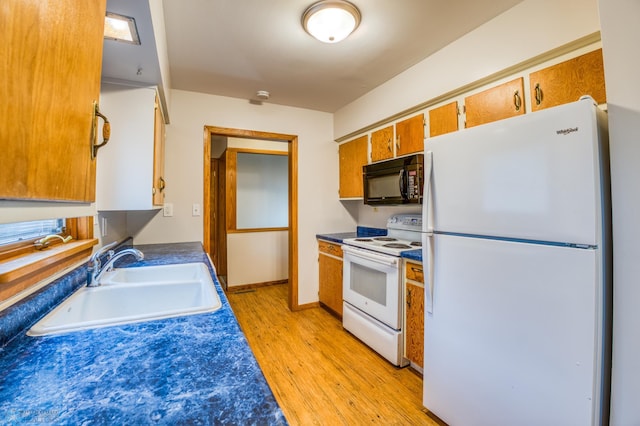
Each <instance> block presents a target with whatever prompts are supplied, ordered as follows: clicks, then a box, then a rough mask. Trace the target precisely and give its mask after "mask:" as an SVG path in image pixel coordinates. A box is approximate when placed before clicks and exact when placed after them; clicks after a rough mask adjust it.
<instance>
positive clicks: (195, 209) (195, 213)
mask: <svg viewBox="0 0 640 426" xmlns="http://www.w3.org/2000/svg"><path fill="white" fill-rule="evenodd" d="M191 216H200V204H198V203H194V204H193V208H192V209H191Z"/></svg>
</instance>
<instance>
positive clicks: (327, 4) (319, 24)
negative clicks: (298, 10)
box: [302, 0, 360, 43]
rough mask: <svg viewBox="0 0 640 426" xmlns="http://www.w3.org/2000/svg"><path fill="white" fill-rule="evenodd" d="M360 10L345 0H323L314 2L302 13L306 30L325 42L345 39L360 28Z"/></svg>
mask: <svg viewBox="0 0 640 426" xmlns="http://www.w3.org/2000/svg"><path fill="white" fill-rule="evenodd" d="M359 24H360V11H359V10H358V8H357V7H355V6H354V5H353V4H351V3H349V2H348V1H344V0H322V1H319V2H317V3H314V4H312V5H311V6H309V7H308V8H307V10H305V11H304V14H303V15H302V26H303V27H304V29H305V31H306V32H308V33H309V34H311V35H312V36H313V37H315V38H317V39H318V40H320V41H322V42H324V43H337V42H339V41H342V40H344V39H345V38H347V37H348V36H349V34H351V33H352V32H353V30H355V29H356V28H358V25H359Z"/></svg>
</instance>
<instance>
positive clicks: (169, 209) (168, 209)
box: [162, 203, 173, 217]
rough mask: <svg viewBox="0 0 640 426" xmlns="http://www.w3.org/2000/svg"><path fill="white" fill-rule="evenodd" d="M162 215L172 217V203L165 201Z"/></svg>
mask: <svg viewBox="0 0 640 426" xmlns="http://www.w3.org/2000/svg"><path fill="white" fill-rule="evenodd" d="M162 216H164V217H171V216H173V204H172V203H164V204H163V206H162Z"/></svg>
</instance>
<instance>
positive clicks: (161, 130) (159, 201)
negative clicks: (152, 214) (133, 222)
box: [152, 95, 165, 206]
mask: <svg viewBox="0 0 640 426" xmlns="http://www.w3.org/2000/svg"><path fill="white" fill-rule="evenodd" d="M164 144H165V127H164V118H163V117H162V110H161V109H160V101H159V99H158V95H156V100H155V117H154V131H153V190H152V192H153V205H154V206H161V205H163V204H164V188H165V180H164Z"/></svg>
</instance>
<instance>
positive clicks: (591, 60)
mask: <svg viewBox="0 0 640 426" xmlns="http://www.w3.org/2000/svg"><path fill="white" fill-rule="evenodd" d="M529 85H530V96H531V109H532V110H533V111H537V110H540V109H544V108H550V107H553V106H556V105H560V104H566V103H569V102H574V101H577V100H578V99H580V97H581V96H583V95H590V96H591V97H592V98H593V99H594V100H595V101H596V102H597V103H599V104H601V103H605V102H607V96H606V91H605V84H604V64H603V60H602V49H597V50H594V51H592V52H589V53H586V54H584V55H581V56H578V57H576V58H573V59H569V60H568V61H565V62H561V63H559V64H556V65H553V66H550V67H548V68H545V69H542V70H540V71H537V72H534V73H531V74H530V75H529Z"/></svg>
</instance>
